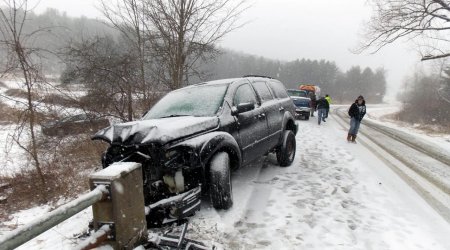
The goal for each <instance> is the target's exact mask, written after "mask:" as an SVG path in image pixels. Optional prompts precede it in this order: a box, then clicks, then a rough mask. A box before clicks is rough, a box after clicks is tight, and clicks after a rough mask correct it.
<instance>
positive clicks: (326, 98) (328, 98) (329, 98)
mask: <svg viewBox="0 0 450 250" xmlns="http://www.w3.org/2000/svg"><path fill="white" fill-rule="evenodd" d="M325 100H327V102H328V108H327V111H326V112H325V118H328V113H329V112H330V105H331V97H330V96H329V95H325Z"/></svg>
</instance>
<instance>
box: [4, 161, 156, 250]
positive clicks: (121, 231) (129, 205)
mask: <svg viewBox="0 0 450 250" xmlns="http://www.w3.org/2000/svg"><path fill="white" fill-rule="evenodd" d="M89 182H90V187H91V191H90V192H89V193H87V194H84V195H82V196H80V197H79V198H77V199H75V200H73V201H71V202H69V203H67V204H65V205H63V206H61V207H59V208H57V209H55V210H53V211H51V212H50V213H48V214H46V215H45V216H43V217H42V218H39V219H36V220H34V221H32V222H31V223H29V224H28V225H26V226H23V227H21V228H18V229H16V230H14V231H12V232H10V233H8V234H6V235H4V236H3V237H1V238H0V250H9V249H14V248H16V247H19V246H21V245H22V244H24V243H26V242H27V241H29V240H31V239H33V238H35V237H36V236H38V235H40V234H42V233H44V232H45V231H47V230H49V229H51V228H52V227H54V226H56V225H58V224H59V223H61V222H63V221H65V220H67V219H69V218H70V217H72V216H73V215H75V214H77V213H79V212H81V211H82V210H84V209H86V208H88V207H90V206H92V212H93V217H94V218H93V224H94V229H95V230H96V231H95V232H94V233H93V234H92V235H91V236H90V237H89V238H88V239H87V240H85V241H84V242H81V243H80V244H79V246H78V247H77V249H91V248H94V247H97V246H100V245H102V244H107V245H109V246H111V247H112V248H113V249H133V248H134V247H135V246H136V245H137V244H138V243H139V242H141V241H142V240H143V239H144V238H145V237H146V232H147V224H146V220H145V208H144V195H143V187H142V183H143V181H142V166H141V164H139V163H134V162H121V163H115V164H112V165H111V166H109V167H108V168H105V169H103V170H100V171H99V172H96V173H93V174H91V176H90V177H89Z"/></svg>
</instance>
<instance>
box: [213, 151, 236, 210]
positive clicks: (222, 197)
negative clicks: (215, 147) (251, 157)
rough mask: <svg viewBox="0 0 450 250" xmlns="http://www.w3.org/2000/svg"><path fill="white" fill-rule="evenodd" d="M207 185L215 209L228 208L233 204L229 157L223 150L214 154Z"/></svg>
mask: <svg viewBox="0 0 450 250" xmlns="http://www.w3.org/2000/svg"><path fill="white" fill-rule="evenodd" d="M209 174H210V175H209V185H210V190H209V191H210V195H211V203H212V205H213V207H214V208H216V209H228V208H230V207H231V206H232V205H233V190H232V187H231V170H230V157H229V156H228V154H227V153H225V152H219V153H217V154H215V155H214V156H213V157H212V159H211V163H210V171H209Z"/></svg>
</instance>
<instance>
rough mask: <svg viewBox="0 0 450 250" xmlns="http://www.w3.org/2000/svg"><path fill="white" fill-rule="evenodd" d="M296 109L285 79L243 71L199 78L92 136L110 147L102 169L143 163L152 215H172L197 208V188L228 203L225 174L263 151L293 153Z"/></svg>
mask: <svg viewBox="0 0 450 250" xmlns="http://www.w3.org/2000/svg"><path fill="white" fill-rule="evenodd" d="M296 132H297V125H296V123H295V106H294V104H293V102H292V100H291V98H289V96H288V94H287V92H286V89H285V88H284V86H283V84H282V83H281V82H279V81H278V80H275V79H272V78H268V77H254V76H247V77H243V78H236V79H224V80H218V81H211V82H206V83H200V84H196V85H192V86H189V87H185V88H182V89H178V90H175V91H172V92H170V93H168V94H167V95H166V96H165V97H163V98H162V99H161V100H160V101H159V102H158V103H157V104H156V105H155V106H153V108H152V109H150V110H149V111H148V112H147V114H146V115H144V117H143V118H142V119H141V120H139V121H133V122H127V123H122V124H115V125H112V126H110V127H107V128H105V129H103V130H101V131H99V132H98V133H97V134H95V135H94V137H93V139H94V140H104V141H106V142H108V143H109V144H110V147H109V148H108V149H107V151H106V152H105V153H104V155H103V158H102V163H103V167H108V166H109V165H110V164H112V163H114V162H121V161H133V162H139V163H142V166H143V177H144V195H145V203H146V205H147V206H148V208H149V209H148V210H150V214H152V216H151V217H152V219H155V218H158V217H162V218H165V219H166V220H167V218H172V219H174V220H175V219H178V218H180V217H183V216H187V215H189V214H192V213H193V212H195V210H197V209H198V208H199V205H200V196H201V195H200V194H201V192H200V191H199V190H200V188H201V187H206V190H204V191H207V192H203V193H209V195H210V197H211V203H212V205H213V206H214V207H215V208H217V209H228V208H229V207H231V206H232V204H233V198H232V187H231V174H230V171H231V170H233V169H237V168H239V167H241V166H243V165H246V164H248V163H250V162H252V161H254V160H255V159H257V158H260V157H262V156H263V155H265V154H267V153H269V152H275V153H276V156H277V160H278V163H279V165H281V166H289V165H290V164H291V163H292V161H293V160H294V157H295V151H296V142H295V134H296Z"/></svg>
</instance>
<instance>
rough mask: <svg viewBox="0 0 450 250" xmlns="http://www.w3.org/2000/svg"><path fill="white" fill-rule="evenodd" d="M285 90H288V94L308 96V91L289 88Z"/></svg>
mask: <svg viewBox="0 0 450 250" xmlns="http://www.w3.org/2000/svg"><path fill="white" fill-rule="evenodd" d="M287 92H288V94H289V96H297V97H308V93H307V92H306V91H303V90H294V89H289V90H288V91H287Z"/></svg>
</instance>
